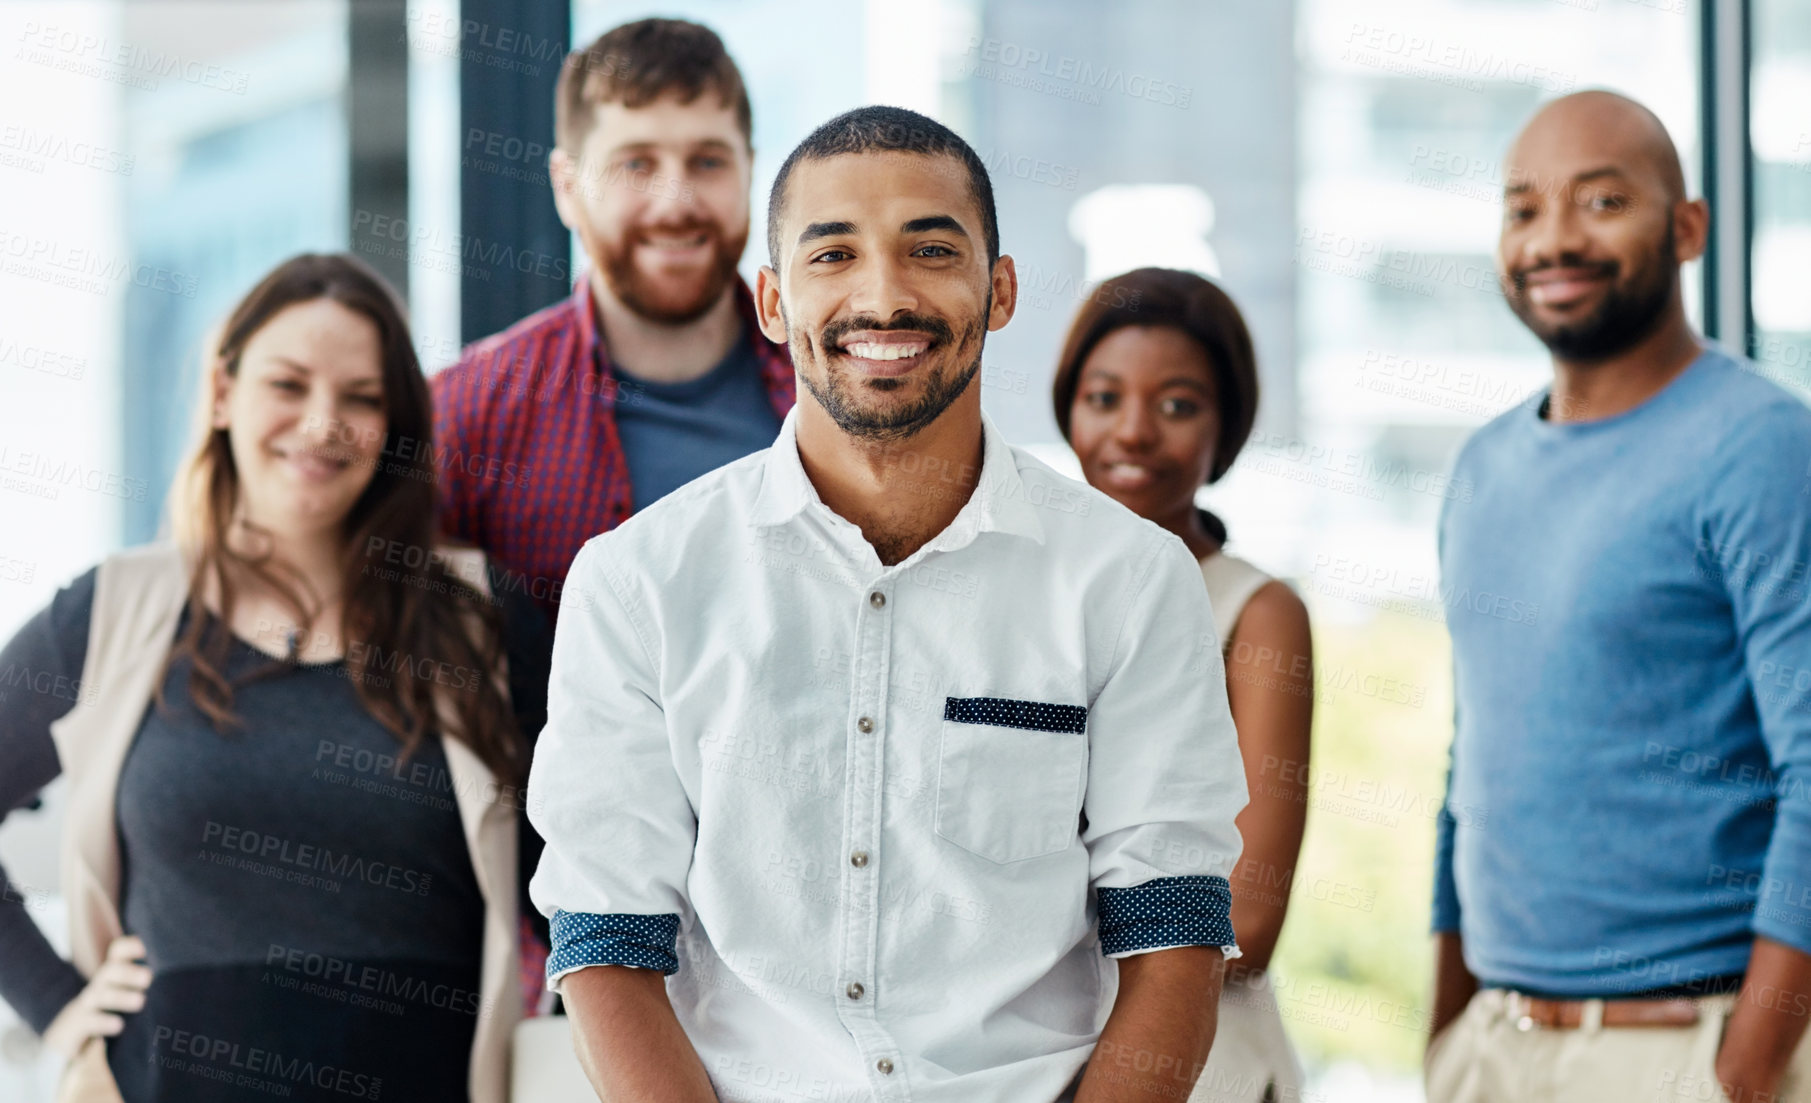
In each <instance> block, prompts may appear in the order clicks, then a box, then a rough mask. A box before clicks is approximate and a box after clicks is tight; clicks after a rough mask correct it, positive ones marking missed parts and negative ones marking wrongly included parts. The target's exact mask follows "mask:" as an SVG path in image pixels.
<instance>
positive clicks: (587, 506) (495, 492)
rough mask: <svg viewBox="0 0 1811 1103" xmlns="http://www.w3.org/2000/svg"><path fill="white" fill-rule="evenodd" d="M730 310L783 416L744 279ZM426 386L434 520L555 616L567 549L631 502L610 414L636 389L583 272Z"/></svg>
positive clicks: (775, 362)
mask: <svg viewBox="0 0 1811 1103" xmlns="http://www.w3.org/2000/svg"><path fill="white" fill-rule="evenodd" d="M736 306H737V308H738V310H739V311H740V313H741V315H742V320H743V324H744V325H746V326H747V327H748V332H749V335H750V337H751V339H752V340H753V341H754V345H755V354H756V356H757V357H758V359H759V360H760V362H761V376H762V380H763V381H764V382H765V383H766V384H767V396H768V398H769V399H770V400H771V401H772V402H773V408H774V412H775V413H777V414H779V415H780V416H781V417H784V416H785V415H786V412H787V411H788V410H790V409H792V404H793V401H794V399H795V397H796V394H795V391H794V386H795V384H794V380H793V374H792V360H791V358H790V357H789V356H788V355H787V352H786V349H785V347H784V346H782V345H776V344H774V343H773V342H772V341H769V340H768V339H767V338H766V337H765V336H764V335H763V334H762V333H761V329H760V326H759V324H758V323H757V321H756V318H755V301H754V296H753V295H752V294H750V293H749V290H748V287H747V285H745V284H741V283H738V285H737V295H736ZM432 386H433V391H434V446H435V449H436V451H437V452H438V454H439V468H440V504H441V527H442V528H443V529H444V530H445V531H446V534H447V535H448V536H450V537H453V538H454V539H457V540H463V541H467V542H470V543H472V544H476V545H477V546H478V547H481V548H483V549H484V550H485V551H486V552H488V553H489V554H490V556H491V558H493V559H494V560H496V561H497V563H498V564H499V565H500V566H502V567H504V568H506V569H507V570H509V571H511V572H513V575H514V576H513V577H512V578H510V579H509V582H510V584H512V585H516V586H520V587H523V588H525V589H526V590H527V592H529V593H530V594H532V595H533V596H534V597H535V598H536V599H537V600H538V601H539V602H540V604H541V607H542V608H543V609H545V610H546V611H547V615H548V618H549V619H550V620H552V619H553V618H555V617H556V616H557V615H558V613H559V594H560V590H561V588H562V587H563V586H564V585H565V582H566V569H567V567H569V566H570V565H571V563H572V558H573V556H575V555H577V554H578V551H579V548H580V547H582V546H583V545H584V543H585V541H587V540H589V539H590V538H591V537H593V536H596V535H597V534H598V533H600V532H608V531H609V530H611V529H613V528H615V527H616V526H617V525H619V524H621V523H622V522H623V521H624V520H625V519H626V518H627V517H628V516H629V514H630V512H631V509H632V506H631V503H632V502H633V501H634V499H633V497H632V495H631V493H630V485H629V466H628V463H627V461H626V460H625V459H624V458H623V446H622V440H621V438H620V437H618V435H617V431H616V417H615V415H614V413H613V412H612V411H613V409H614V407H615V405H616V402H617V398H618V394H619V392H620V393H623V394H628V393H630V391H631V388H632V387H633V386H634V384H632V383H631V384H621V383H619V382H618V381H617V380H616V378H615V376H614V375H613V373H612V371H611V368H610V357H609V355H608V354H607V352H606V350H605V348H604V345H603V339H602V335H601V334H599V332H598V328H597V314H596V313H595V311H594V310H593V309H592V305H591V281H590V280H589V279H586V278H580V279H579V281H578V287H577V288H576V289H575V290H574V291H573V293H572V297H571V298H570V299H567V300H566V301H565V302H562V303H557V304H555V305H553V306H550V307H548V308H547V309H545V310H542V311H540V312H539V313H536V314H531V315H529V316H528V317H526V318H524V319H522V320H521V321H520V322H517V323H516V324H515V325H513V326H511V327H510V328H508V329H506V330H504V331H503V332H502V333H499V334H496V335H495V336H492V337H487V338H485V339H484V340H482V341H479V342H477V343H476V344H474V345H472V346H471V347H469V348H467V349H466V350H465V353H464V354H463V355H462V356H461V357H460V358H459V362H458V363H457V364H454V365H452V366H451V367H449V368H447V369H446V370H444V371H442V372H440V373H439V374H437V375H435V376H434V378H433V381H432Z"/></svg>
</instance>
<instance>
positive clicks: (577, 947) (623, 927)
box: [547, 911, 679, 987]
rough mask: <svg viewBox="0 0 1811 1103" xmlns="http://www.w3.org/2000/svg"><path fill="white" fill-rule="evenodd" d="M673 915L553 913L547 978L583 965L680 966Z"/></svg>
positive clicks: (676, 923) (669, 970)
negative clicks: (551, 951)
mask: <svg viewBox="0 0 1811 1103" xmlns="http://www.w3.org/2000/svg"><path fill="white" fill-rule="evenodd" d="M678 940H679V917H678V916H677V915H593V914H591V913H590V912H568V911H556V912H554V913H553V953H551V954H549V955H547V984H548V986H549V987H552V986H553V983H554V982H555V981H557V980H559V978H560V977H562V976H564V975H565V974H567V973H570V972H572V971H573V970H575V969H583V968H585V967H586V966H587V965H632V966H634V967H635V968H637V969H658V970H660V971H661V972H663V973H677V972H678V971H679V955H678V954H677V953H675V952H674V951H675V947H676V945H677V943H678Z"/></svg>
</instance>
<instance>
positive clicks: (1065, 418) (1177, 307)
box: [1051, 268, 1258, 483]
mask: <svg viewBox="0 0 1811 1103" xmlns="http://www.w3.org/2000/svg"><path fill="white" fill-rule="evenodd" d="M1123 326H1171V327H1173V328H1175V329H1179V330H1181V331H1182V332H1183V333H1186V334H1188V336H1189V337H1191V338H1193V339H1194V341H1195V343H1196V344H1198V345H1200V346H1201V350H1202V351H1203V352H1205V353H1206V354H1207V362H1208V364H1209V365H1210V366H1211V367H1212V369H1213V373H1214V400H1215V402H1216V404H1217V405H1218V406H1219V408H1220V439H1219V441H1218V442H1217V443H1216V445H1215V447H1214V462H1213V467H1212V469H1211V470H1210V471H1209V472H1208V475H1207V481H1208V482H1210V483H1212V482H1217V481H1219V479H1220V477H1221V476H1222V475H1224V474H1226V470H1227V468H1229V467H1231V466H1232V461H1233V460H1235V459H1237V458H1238V456H1239V450H1240V449H1241V448H1244V447H1245V441H1246V440H1247V439H1248V438H1249V437H1250V436H1251V427H1252V423H1253V422H1255V421H1256V420H1257V415H1258V362H1257V357H1256V355H1254V354H1253V352H1252V346H1251V331H1250V330H1249V329H1247V328H1246V327H1245V318H1244V316H1243V315H1241V314H1240V313H1239V308H1238V306H1237V305H1236V304H1235V303H1234V302H1233V301H1232V298H1231V296H1229V295H1227V293H1226V292H1224V291H1222V290H1220V288H1219V286H1218V285H1216V284H1215V283H1214V282H1213V281H1211V280H1209V279H1207V278H1205V277H1203V276H1198V275H1196V274H1195V273H1193V272H1184V271H1182V270H1180V269H1175V268H1134V269H1133V270H1132V271H1130V272H1127V273H1125V274H1124V275H1121V276H1114V277H1113V278H1112V279H1110V280H1108V281H1106V282H1105V283H1103V284H1101V285H1100V287H1099V288H1097V289H1096V290H1095V292H1094V294H1092V295H1090V296H1089V297H1088V300H1087V301H1086V302H1084V303H1083V304H1082V308H1081V309H1080V310H1079V311H1077V312H1076V315H1075V321H1074V322H1072V323H1071V324H1070V326H1069V336H1068V338H1067V339H1065V340H1064V342H1063V354H1062V357H1061V358H1060V359H1058V360H1057V364H1056V379H1055V381H1054V383H1053V384H1052V386H1051V399H1052V401H1053V402H1054V403H1055V404H1056V424H1057V427H1058V428H1060V429H1061V430H1062V431H1063V439H1064V440H1068V439H1069V411H1070V410H1071V409H1072V408H1073V407H1074V405H1075V388H1076V385H1077V383H1078V382H1079V377H1080V376H1081V371H1082V365H1083V364H1084V363H1086V362H1087V360H1088V354H1089V353H1091V352H1093V351H1094V346H1095V345H1098V344H1100V341H1101V338H1103V337H1105V336H1106V335H1107V334H1109V333H1112V332H1113V331H1114V330H1116V329H1119V328H1121V327H1123Z"/></svg>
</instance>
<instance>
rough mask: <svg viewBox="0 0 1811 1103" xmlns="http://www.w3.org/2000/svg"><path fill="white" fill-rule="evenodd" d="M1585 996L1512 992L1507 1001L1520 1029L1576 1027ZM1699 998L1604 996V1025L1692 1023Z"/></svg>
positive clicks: (1581, 1019)
mask: <svg viewBox="0 0 1811 1103" xmlns="http://www.w3.org/2000/svg"><path fill="white" fill-rule="evenodd" d="M1585 1002H1586V1001H1584V1000H1543V999H1540V998H1538V997H1535V996H1525V995H1523V994H1522V993H1520V992H1510V993H1509V994H1508V999H1507V1000H1506V1001H1505V1003H1504V1007H1505V1009H1506V1010H1507V1011H1508V1012H1509V1015H1510V1016H1511V1017H1512V1018H1514V1019H1515V1025H1516V1029H1517V1030H1533V1029H1534V1028H1535V1027H1537V1026H1538V1027H1540V1028H1541V1029H1543V1030H1576V1029H1578V1027H1579V1025H1580V1024H1582V1023H1583V1022H1584V1018H1585ZM1697 1021H1698V1002H1697V1001H1696V1000H1694V999H1692V998H1690V997H1687V996H1679V997H1674V998H1671V999H1658V1000H1604V1001H1603V1025H1604V1026H1692V1025H1694V1024H1696V1023H1697Z"/></svg>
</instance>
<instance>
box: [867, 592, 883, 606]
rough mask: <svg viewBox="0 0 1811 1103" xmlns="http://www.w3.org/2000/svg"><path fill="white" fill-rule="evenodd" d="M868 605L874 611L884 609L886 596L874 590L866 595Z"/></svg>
mask: <svg viewBox="0 0 1811 1103" xmlns="http://www.w3.org/2000/svg"><path fill="white" fill-rule="evenodd" d="M868 604H869V605H872V606H874V608H876V609H881V608H885V607H886V604H887V595H885V594H883V593H881V592H880V591H879V590H876V591H874V592H873V593H871V594H869V595H868Z"/></svg>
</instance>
